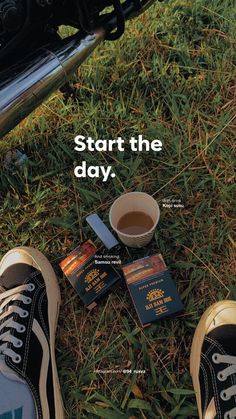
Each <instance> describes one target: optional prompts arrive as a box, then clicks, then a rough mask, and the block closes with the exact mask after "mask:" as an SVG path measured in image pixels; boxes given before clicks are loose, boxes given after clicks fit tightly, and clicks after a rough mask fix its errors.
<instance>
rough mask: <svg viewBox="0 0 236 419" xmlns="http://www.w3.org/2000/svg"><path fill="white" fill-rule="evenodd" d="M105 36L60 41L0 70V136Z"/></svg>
mask: <svg viewBox="0 0 236 419" xmlns="http://www.w3.org/2000/svg"><path fill="white" fill-rule="evenodd" d="M104 37H105V32H104V31H103V30H99V31H97V32H96V33H94V34H93V35H87V36H85V38H83V39H81V38H78V35H77V36H73V37H71V38H69V39H68V38H67V39H66V40H61V41H60V42H59V43H58V44H55V45H53V46H48V47H44V48H41V49H39V50H37V51H36V52H35V54H32V55H30V56H28V57H27V58H26V59H25V61H24V62H22V63H20V64H18V65H16V66H14V67H12V68H10V69H8V70H6V71H4V72H2V73H0V138H2V137H3V136H4V135H5V134H7V133H8V132H9V131H10V130H11V129H12V128H14V127H15V126H16V125H17V124H18V123H19V122H20V121H21V120H22V119H24V118H25V117H26V116H28V115H29V114H30V113H31V112H32V111H33V110H35V109H36V108H37V107H38V106H39V105H41V104H42V102H44V100H45V99H47V98H48V96H50V94H51V93H53V92H54V91H55V90H57V89H59V88H60V87H62V86H63V85H64V84H65V83H66V82H68V80H69V79H70V77H71V76H72V75H73V73H74V72H75V71H76V70H77V68H78V67H79V66H80V64H81V63H82V62H83V61H84V60H85V59H86V58H87V57H88V56H89V55H90V54H91V53H92V51H93V50H94V49H95V48H96V46H97V45H98V44H99V43H100V42H101V41H103V39H104Z"/></svg>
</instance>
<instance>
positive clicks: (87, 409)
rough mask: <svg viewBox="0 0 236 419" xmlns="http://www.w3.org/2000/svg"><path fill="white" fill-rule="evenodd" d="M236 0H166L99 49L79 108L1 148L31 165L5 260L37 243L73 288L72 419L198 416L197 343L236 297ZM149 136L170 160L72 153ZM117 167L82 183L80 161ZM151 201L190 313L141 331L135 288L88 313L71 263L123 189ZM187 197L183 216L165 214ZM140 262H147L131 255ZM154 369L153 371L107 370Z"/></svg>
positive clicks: (67, 290)
mask: <svg viewBox="0 0 236 419" xmlns="http://www.w3.org/2000/svg"><path fill="white" fill-rule="evenodd" d="M235 58H236V57H235V8H234V2H233V1H231V0H225V1H224V2H221V1H219V0H216V1H214V2H211V4H210V5H209V2H207V1H206V0H198V1H196V2H190V1H187V0H176V1H170V2H163V3H157V5H156V6H155V7H152V8H151V9H150V10H149V11H148V12H146V13H145V14H144V15H143V16H142V17H140V18H139V19H136V20H135V21H132V22H130V23H129V24H128V25H127V31H126V34H125V35H124V36H123V37H122V39H121V40H119V41H118V42H115V43H113V44H112V43H105V44H104V45H102V46H100V47H99V48H98V49H97V50H96V52H95V53H94V54H93V57H91V58H90V59H89V60H88V61H86V63H85V64H84V65H83V66H82V67H81V68H80V70H79V71H78V74H77V76H76V77H75V79H74V84H75V86H76V87H77V88H78V101H73V100H69V101H67V102H66V103H65V102H64V101H63V98H62V95H61V94H60V93H58V92H56V93H55V94H53V95H52V96H51V98H50V99H49V100H48V101H47V102H46V103H45V104H44V105H42V106H41V107H40V108H39V109H38V110H37V111H35V112H34V113H33V114H32V115H31V116H29V117H28V118H27V119H26V120H24V121H23V122H22V123H21V124H20V125H19V126H18V127H17V128H16V129H15V130H13V131H12V132H11V133H10V134H9V135H8V136H6V137H5V138H4V139H2V140H1V146H0V150H1V155H2V158H4V155H5V153H6V152H7V151H8V150H9V149H12V148H15V147H17V148H20V147H21V148H23V149H24V151H25V152H26V153H27V155H28V156H29V162H28V164H27V165H26V166H25V167H24V168H22V169H19V168H17V167H15V168H12V170H11V171H9V170H8V171H7V170H3V169H2V170H1V176H0V185H1V190H0V196H1V208H0V220H1V221H0V227H1V254H2V255H3V254H4V253H5V252H6V251H7V250H8V249H9V248H12V247H14V246H17V245H31V246H35V247H37V248H39V249H40V250H41V251H42V252H44V253H45V254H46V255H47V256H48V258H49V259H50V261H51V262H52V263H53V265H54V267H55V269H56V271H57V273H58V277H59V281H60V286H61V292H62V301H63V302H62V308H61V316H60V319H59V328H58V331H57V360H58V368H59V374H60V379H61V385H62V393H63V398H64V402H65V407H66V411H67V416H68V418H69V419H75V418H77V419H90V418H109V419H115V418H124V419H128V418H129V419H141V418H143V419H144V418H146V419H152V418H171V419H172V418H178V419H181V418H191V417H197V409H196V403H195V398H194V394H193V389H192V383H191V378H190V375H189V353H190V346H191V340H192V336H193V333H194V330H195V327H196V325H197V323H198V320H199V318H200V316H201V315H202V313H203V312H204V310H205V309H206V308H207V307H208V306H209V305H210V304H211V303H214V302H215V301H218V300H221V299H225V298H232V299H234V298H235V297H236V292H235V278H234V274H235V265H234V263H235V247H234V244H233V243H234V242H233V220H234V215H235V214H234V202H235V201H233V192H235V172H234V169H235V155H234V151H235V150H234V149H235V128H236V119H235V116H236V114H235V104H236V97H235V79H236V77H235V75H236V72H235ZM140 133H142V134H143V135H144V136H145V138H148V139H150V140H153V139H155V138H158V139H160V140H162V141H163V145H164V150H163V151H162V152H161V153H154V152H149V153H132V154H131V153H130V152H129V151H128V149H127V151H126V152H124V153H119V152H113V153H104V152H101V153H91V152H84V153H83V155H82V156H78V153H75V152H74V151H73V138H74V136H75V135H76V134H83V135H85V136H86V135H90V136H92V137H93V138H105V139H109V138H116V137H117V135H121V136H122V137H123V138H125V139H127V140H128V139H129V138H130V136H131V135H138V134H140ZM82 160H86V161H87V162H88V163H90V164H91V165H93V164H95V165H97V164H103V165H107V164H110V163H111V164H112V165H113V169H114V171H115V173H116V178H114V179H110V180H109V181H108V182H107V183H106V184H104V183H103V182H102V181H101V180H95V179H86V180H78V179H75V177H74V175H73V168H74V167H75V165H77V164H78V163H79V162H80V161H82ZM131 190H141V191H146V192H148V193H151V194H153V195H154V196H155V198H156V199H157V201H158V203H159V205H160V208H161V220H160V223H159V226H158V229H157V231H156V236H155V240H154V242H153V243H152V245H151V247H150V248H149V249H148V252H149V253H152V252H161V253H162V254H163V256H164V258H165V260H166V262H167V264H168V265H169V267H170V268H171V271H172V273H173V276H174V278H175V280H176V283H177V286H178V289H179V292H180V293H181V296H182V298H183V301H184V306H185V312H184V313H183V314H181V315H179V316H177V317H175V318H171V319H166V320H164V321H160V322H158V323H156V324H153V325H152V326H150V327H149V328H147V329H145V330H142V329H141V328H140V326H139V323H138V319H137V316H136V314H135V311H134V308H133V306H132V303H131V300H130V297H129V295H128V292H127V290H126V289H125V287H124V285H120V286H119V287H117V288H116V289H115V290H114V291H113V292H112V293H111V294H110V295H109V296H108V297H107V298H105V299H104V300H103V301H102V302H101V304H99V306H98V307H97V308H96V309H94V310H93V311H92V312H88V311H87V310H86V309H85V308H84V307H83V306H82V305H81V303H80V301H79V299H78V297H77V296H76V295H75V293H74V291H73V289H72V288H71V287H70V285H69V284H68V282H67V281H66V280H65V279H64V278H63V277H62V275H61V272H60V270H59V268H58V263H59V261H60V260H61V258H62V257H63V256H64V255H65V254H67V253H68V252H69V251H70V250H72V249H73V248H74V247H75V246H76V245H77V244H78V243H79V242H81V241H82V240H84V239H85V238H86V237H88V236H90V237H91V232H90V231H89V228H88V227H87V226H86V223H85V217H86V215H87V214H89V213H91V212H93V211H97V212H99V214H100V215H101V216H102V217H103V219H104V220H105V221H108V209H109V206H110V204H111V202H112V201H113V200H114V199H115V197H117V196H119V195H120V194H121V193H123V192H124V191H131ZM164 198H180V199H181V201H182V204H183V205H184V208H182V209H178V208H175V209H173V208H164V207H163V199H164ZM131 253H132V255H133V257H138V256H142V255H144V254H146V253H147V250H144V249H143V250H142V251H140V252H139V253H138V254H137V252H135V251H131ZM123 369H132V370H135V369H137V370H145V373H138V374H135V373H133V374H129V373H122V372H110V373H109V372H108V373H107V374H103V373H102V372H100V373H96V370H115V371H117V370H123Z"/></svg>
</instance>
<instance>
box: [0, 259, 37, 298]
mask: <svg viewBox="0 0 236 419" xmlns="http://www.w3.org/2000/svg"><path fill="white" fill-rule="evenodd" d="M34 272H37V269H35V268H33V266H31V265H27V264H26V263H15V264H14V265H11V266H9V267H8V268H7V269H6V270H5V271H4V272H3V274H2V276H1V277H0V292H1V289H3V291H6V290H9V289H11V288H15V287H18V286H19V285H22V284H24V283H25V282H26V281H27V279H28V278H29V276H30V275H32V273H34Z"/></svg>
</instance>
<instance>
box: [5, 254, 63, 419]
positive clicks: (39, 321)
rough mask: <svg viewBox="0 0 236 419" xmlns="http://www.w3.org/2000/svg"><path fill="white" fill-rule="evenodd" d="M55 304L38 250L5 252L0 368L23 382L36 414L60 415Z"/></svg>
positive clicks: (45, 418)
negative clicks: (30, 396)
mask: <svg viewBox="0 0 236 419" xmlns="http://www.w3.org/2000/svg"><path fill="white" fill-rule="evenodd" d="M59 305H60V291H59V287H58V283H57V278H56V275H55V273H54V271H53V269H52V266H51V265H50V263H49V262H48V260H47V259H46V257H45V256H43V255H42V253H40V252H39V251H38V250H35V249H33V248H30V247H19V248H15V249H13V250H10V251H9V252H8V253H7V254H6V255H5V256H4V257H3V259H2V261H1V263H0V371H3V372H4V371H5V372H6V371H7V372H8V373H9V372H10V374H13V375H14V374H15V375H17V377H18V378H19V380H20V381H21V382H22V381H23V382H25V383H26V384H27V386H28V388H29V389H30V392H31V394H32V397H33V401H34V404H35V411H36V416H37V419H64V413H63V404H62V399H61V393H60V386H59V381H58V375H57V368H56V361H55V331H56V325H57V318H58V313H59ZM29 419H30V418H29Z"/></svg>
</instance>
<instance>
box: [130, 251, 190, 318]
mask: <svg viewBox="0 0 236 419" xmlns="http://www.w3.org/2000/svg"><path fill="white" fill-rule="evenodd" d="M122 269H123V273H124V276H125V279H126V283H127V286H128V289H129V292H130V295H131V297H132V300H133V303H134V306H135V309H136V311H137V314H138V316H139V319H140V322H141V324H142V326H148V325H149V324H150V323H152V322H154V321H156V320H158V319H161V318H163V317H166V316H170V315H172V314H174V313H177V312H179V311H182V310H183V304H182V301H181V299H180V296H179V294H178V292H177V289H176V287H175V284H174V281H173V279H172V277H171V274H170V271H169V270H168V268H167V266H166V264H165V262H164V259H163V257H162V255H161V254H159V255H158V254H156V255H153V256H148V257H145V258H143V259H138V260H136V261H134V262H132V263H129V264H127V265H125V266H123V268H122Z"/></svg>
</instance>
